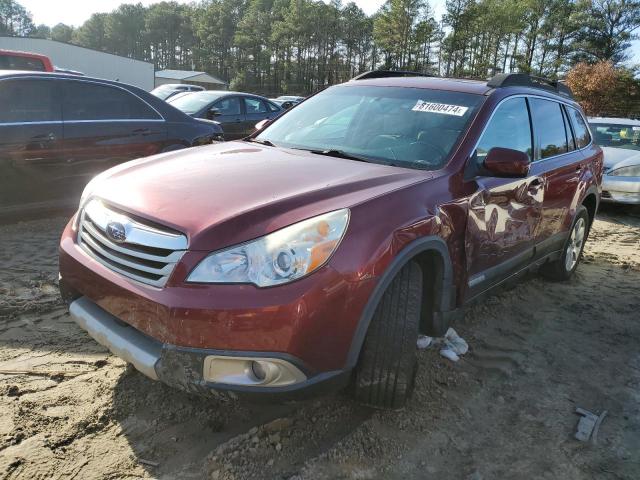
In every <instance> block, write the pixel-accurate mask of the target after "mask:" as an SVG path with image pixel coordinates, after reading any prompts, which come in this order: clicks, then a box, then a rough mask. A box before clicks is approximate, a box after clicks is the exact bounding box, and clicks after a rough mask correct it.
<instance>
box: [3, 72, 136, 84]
mask: <svg viewBox="0 0 640 480" xmlns="http://www.w3.org/2000/svg"><path fill="white" fill-rule="evenodd" d="M0 77H52V78H68V79H70V80H85V81H86V80H88V81H96V82H103V83H109V84H112V85H119V86H127V87H133V88H138V87H134V86H133V85H130V84H128V83H123V82H119V81H117V80H107V79H105V78H97V77H88V76H86V75H82V76H80V75H75V74H71V73H62V72H40V71H32V70H0Z"/></svg>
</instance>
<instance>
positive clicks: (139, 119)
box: [62, 80, 167, 189]
mask: <svg viewBox="0 0 640 480" xmlns="http://www.w3.org/2000/svg"><path fill="white" fill-rule="evenodd" d="M64 83H65V93H64V104H63V108H62V118H63V121H64V155H65V157H66V158H67V161H68V162H70V163H71V164H72V165H73V167H74V170H75V172H76V188H80V189H81V188H82V186H83V185H84V184H86V182H87V181H88V180H90V179H91V177H93V176H95V175H96V174H98V173H100V172H102V171H104V170H106V169H107V168H110V167H112V166H113V165H116V164H119V163H122V162H124V161H127V160H132V159H134V158H139V157H145V156H148V155H152V154H154V153H158V152H160V151H161V149H162V148H163V147H164V144H165V141H166V138H167V127H166V124H165V121H164V119H163V118H162V116H161V115H160V114H159V113H158V112H157V111H156V110H154V109H153V108H152V107H151V106H149V105H148V104H147V103H146V102H144V101H143V100H141V99H140V98H139V97H137V96H136V95H134V94H132V93H131V92H129V91H128V90H126V89H124V88H120V87H116V86H111V85H107V84H101V83H97V82H91V81H83V80H65V81H64Z"/></svg>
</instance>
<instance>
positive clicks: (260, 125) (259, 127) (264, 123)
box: [256, 118, 271, 130]
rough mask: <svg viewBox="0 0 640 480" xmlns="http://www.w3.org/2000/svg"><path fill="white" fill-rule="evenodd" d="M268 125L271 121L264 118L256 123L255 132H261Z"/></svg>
mask: <svg viewBox="0 0 640 480" xmlns="http://www.w3.org/2000/svg"><path fill="white" fill-rule="evenodd" d="M270 123H271V119H269V118H265V119H264V120H260V121H259V122H258V123H256V130H262V129H263V128H264V127H266V126H267V125H269V124H270Z"/></svg>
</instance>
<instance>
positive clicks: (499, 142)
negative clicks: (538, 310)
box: [465, 97, 544, 299]
mask: <svg viewBox="0 0 640 480" xmlns="http://www.w3.org/2000/svg"><path fill="white" fill-rule="evenodd" d="M494 147H503V148H511V149H514V150H519V151H521V152H525V153H527V154H528V155H529V158H533V136H532V132H531V125H530V120H529V113H528V106H527V100H526V99H525V98H524V97H513V98H509V99H507V100H505V101H504V102H502V103H501V104H500V105H499V106H498V107H497V109H496V111H495V112H494V115H493V117H492V118H491V120H490V122H489V124H488V125H487V128H486V130H485V132H484V133H483V135H482V138H481V139H480V141H479V143H478V147H477V149H476V152H475V155H474V156H475V158H474V159H472V160H473V161H477V162H482V161H483V160H484V158H485V157H486V155H487V153H488V152H489V150H491V149H492V148H494ZM475 182H476V184H477V190H476V192H475V193H474V194H473V195H472V196H471V198H470V200H469V218H468V222H467V232H466V245H465V249H466V262H467V293H466V295H465V296H466V298H467V299H469V298H472V297H474V296H476V295H477V294H479V293H481V292H483V291H484V290H487V289H488V288H490V287H491V286H493V285H495V284H497V283H499V282H500V281H501V280H504V279H505V278H506V277H508V276H509V275H511V274H512V273H514V272H516V271H518V270H519V269H521V268H523V267H524V266H526V265H527V264H528V263H529V262H530V261H531V259H532V257H533V251H534V249H533V247H534V237H535V232H536V229H537V227H538V224H539V222H540V218H541V214H542V202H543V199H544V179H543V178H542V177H541V176H539V175H535V174H530V175H529V176H527V177H525V178H496V177H477V178H476V179H475Z"/></svg>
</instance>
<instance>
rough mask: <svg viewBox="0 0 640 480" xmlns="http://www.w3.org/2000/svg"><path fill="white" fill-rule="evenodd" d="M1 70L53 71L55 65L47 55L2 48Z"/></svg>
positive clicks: (0, 57)
mask: <svg viewBox="0 0 640 480" xmlns="http://www.w3.org/2000/svg"><path fill="white" fill-rule="evenodd" d="M0 70H29V71H36V72H53V71H54V66H53V64H52V63H51V60H49V57H47V56H46V55H40V54H39V53H29V52H18V51H14V50H0Z"/></svg>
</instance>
